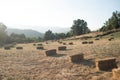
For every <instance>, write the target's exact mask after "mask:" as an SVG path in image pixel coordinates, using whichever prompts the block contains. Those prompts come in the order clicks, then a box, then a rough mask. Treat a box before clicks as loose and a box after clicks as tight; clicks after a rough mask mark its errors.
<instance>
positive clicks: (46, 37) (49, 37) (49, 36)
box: [44, 30, 55, 40]
mask: <svg viewBox="0 0 120 80" xmlns="http://www.w3.org/2000/svg"><path fill="white" fill-rule="evenodd" d="M54 37H55V36H54V34H53V33H52V31H51V30H48V31H46V32H45V35H44V40H53V39H54Z"/></svg>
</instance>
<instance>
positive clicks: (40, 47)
mask: <svg viewBox="0 0 120 80" xmlns="http://www.w3.org/2000/svg"><path fill="white" fill-rule="evenodd" d="M36 49H41V50H42V49H44V47H42V46H39V47H36Z"/></svg>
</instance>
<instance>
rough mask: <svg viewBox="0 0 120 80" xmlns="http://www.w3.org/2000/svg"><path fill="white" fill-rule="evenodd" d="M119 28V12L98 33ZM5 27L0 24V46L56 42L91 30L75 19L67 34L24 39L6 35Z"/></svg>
mask: <svg viewBox="0 0 120 80" xmlns="http://www.w3.org/2000/svg"><path fill="white" fill-rule="evenodd" d="M119 28H120V12H118V11H115V12H113V14H112V16H111V17H110V18H109V19H108V21H106V22H105V23H104V25H103V26H102V27H101V28H100V29H99V31H109V30H112V29H119ZM6 29H7V27H6V25H4V24H3V23H0V46H3V45H4V44H10V43H14V42H16V43H30V42H39V41H46V40H58V39H65V38H67V37H71V36H77V35H82V34H86V33H90V32H91V30H90V29H89V28H88V27H87V22H86V21H85V20H83V19H77V20H74V21H73V25H72V26H71V30H70V31H69V32H67V33H53V32H52V31H51V30H48V31H46V32H45V34H44V37H43V38H41V37H38V38H26V36H25V35H24V34H15V33H12V34H11V35H9V36H8V35H7V32H6Z"/></svg>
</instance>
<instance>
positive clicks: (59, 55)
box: [51, 54, 66, 57]
mask: <svg viewBox="0 0 120 80" xmlns="http://www.w3.org/2000/svg"><path fill="white" fill-rule="evenodd" d="M63 56H66V54H57V55H52V56H51V57H63Z"/></svg>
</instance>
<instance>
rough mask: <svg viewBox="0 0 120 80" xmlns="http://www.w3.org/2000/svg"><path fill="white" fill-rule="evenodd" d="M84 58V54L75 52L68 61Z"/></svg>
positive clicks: (77, 60)
mask: <svg viewBox="0 0 120 80" xmlns="http://www.w3.org/2000/svg"><path fill="white" fill-rule="evenodd" d="M83 59H84V55H83V54H82V53H80V54H75V55H72V56H70V57H69V61H70V62H79V61H81V60H83Z"/></svg>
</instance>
